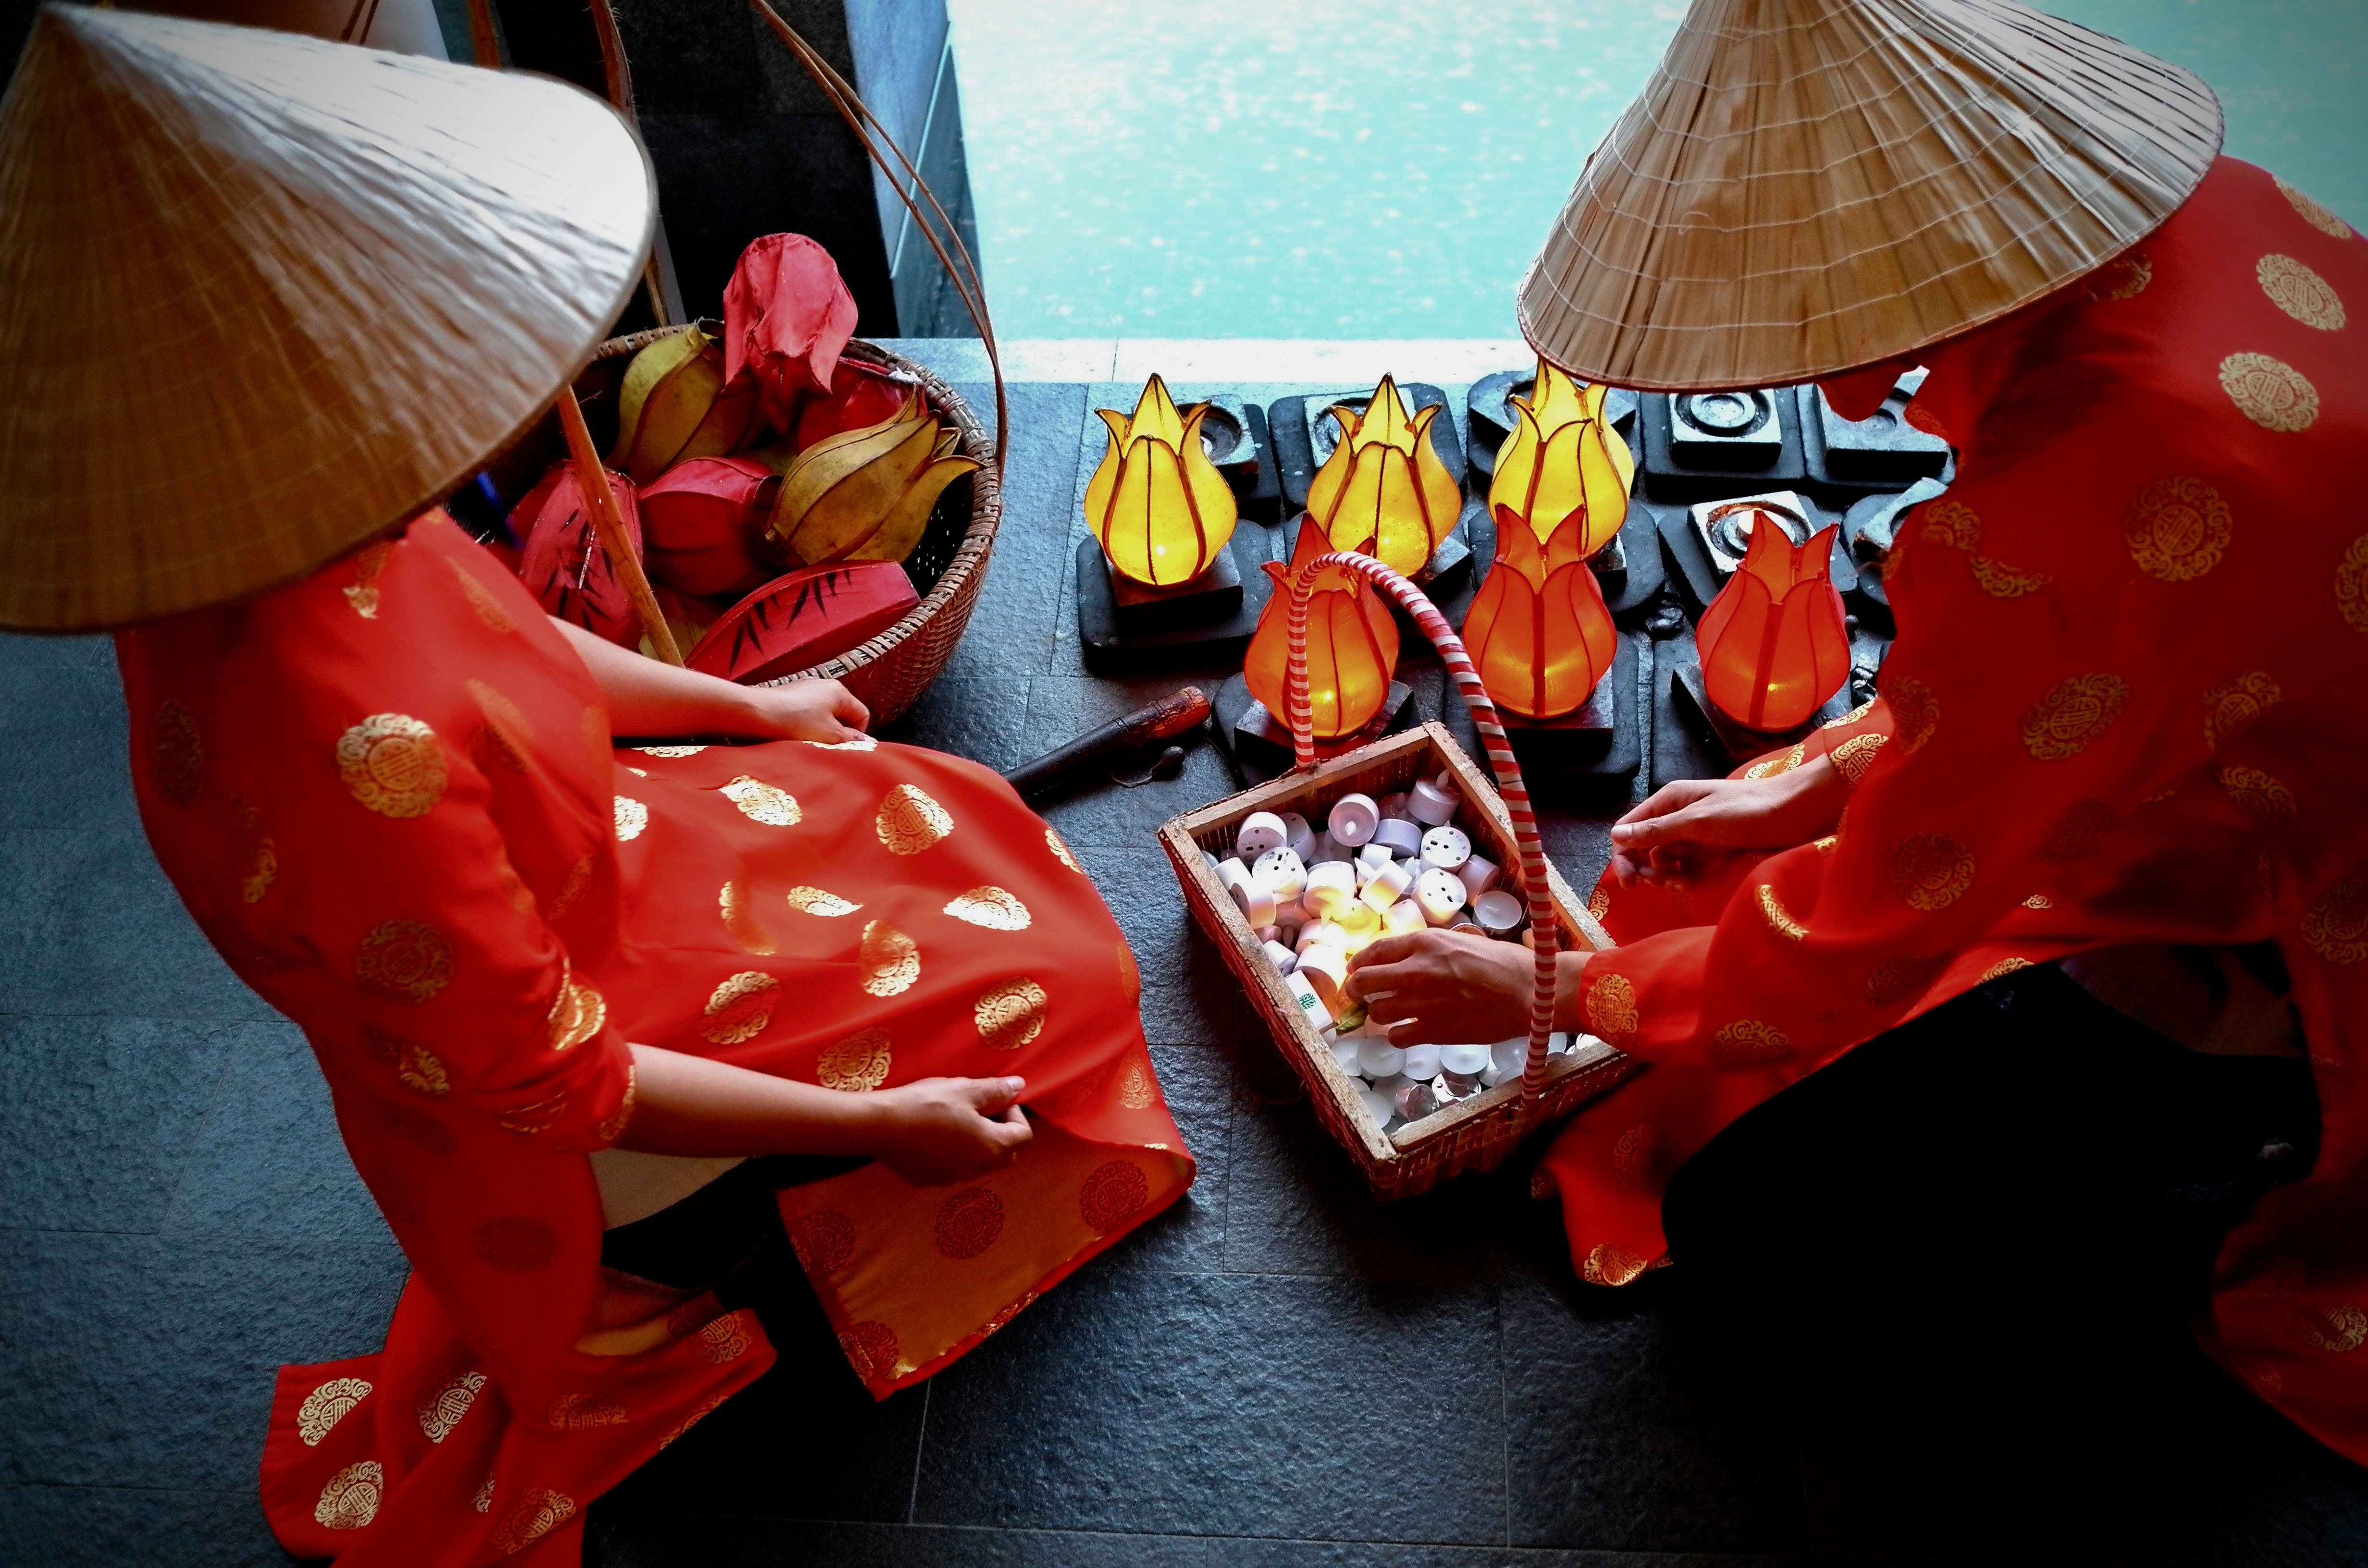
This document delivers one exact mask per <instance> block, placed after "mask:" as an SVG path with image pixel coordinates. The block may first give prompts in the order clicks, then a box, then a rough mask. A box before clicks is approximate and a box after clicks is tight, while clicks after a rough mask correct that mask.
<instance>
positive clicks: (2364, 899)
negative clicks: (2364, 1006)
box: [2302, 877, 2368, 964]
mask: <svg viewBox="0 0 2368 1568" xmlns="http://www.w3.org/2000/svg"><path fill="white" fill-rule="evenodd" d="M2302 942H2303V946H2305V947H2306V948H2308V949H2310V950H2311V951H2312V952H2314V953H2317V955H2318V956H2319V957H2320V958H2323V959H2325V960H2327V961H2328V963H2339V964H2354V963H2358V962H2359V961H2360V960H2362V959H2368V879H2362V878H2360V877H2347V878H2345V879H2344V880H2343V881H2340V882H2338V883H2336V884H2335V885H2334V886H2333V887H2331V888H2329V889H2328V890H2327V891H2326V892H2323V893H2321V894H2319V895H2318V897H2317V899H2316V900H2314V901H2313V902H2312V903H2311V906H2310V907H2309V908H2308V909H2306V910H2304V911H2303V915H2302Z"/></svg>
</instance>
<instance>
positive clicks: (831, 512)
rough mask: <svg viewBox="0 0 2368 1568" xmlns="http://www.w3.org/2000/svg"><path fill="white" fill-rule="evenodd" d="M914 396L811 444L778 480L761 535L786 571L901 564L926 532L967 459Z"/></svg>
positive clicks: (970, 465) (969, 465) (968, 465)
mask: <svg viewBox="0 0 2368 1568" xmlns="http://www.w3.org/2000/svg"><path fill="white" fill-rule="evenodd" d="M960 439H961V437H959V436H957V435H956V434H955V433H954V432H953V431H951V430H949V429H947V428H946V427H945V426H941V425H939V423H938V422H937V420H936V418H935V417H934V416H932V415H930V413H929V411H928V409H927V408H926V407H925V406H923V404H922V403H921V400H920V399H919V398H918V397H917V396H916V397H913V398H909V399H907V400H906V401H905V406H904V408H903V410H902V411H901V412H899V413H897V414H896V415H894V416H892V417H890V418H887V419H883V420H882V421H881V422H880V423H879V424H877V425H868V426H864V427H863V428H861V429H859V430H843V431H841V432H840V433H839V434H837V435H836V436H828V437H824V438H823V439H822V440H819V441H816V442H815V443H814V445H813V446H811V447H808V448H807V449H805V450H804V451H803V452H800V453H799V454H798V455H797V457H796V459H795V460H792V461H791V463H790V465H789V468H788V470H787V472H784V473H783V474H782V476H781V490H780V495H778V496H777V497H775V499H774V502H773V517H772V521H771V522H770V523H769V524H768V527H767V531H768V533H769V534H770V536H771V538H772V541H773V544H774V546H775V547H776V549H778V550H779V551H780V552H781V554H782V556H783V558H784V559H785V560H786V561H787V562H789V564H791V565H792V566H819V565H821V564H822V563H824V562H830V561H902V560H904V559H905V557H906V556H908V555H910V554H912V553H913V547H914V546H915V545H916V544H918V543H919V542H920V540H921V534H922V531H923V530H924V529H926V528H928V526H929V512H930V510H931V508H933V507H935V506H937V504H938V496H939V494H940V493H941V492H943V491H944V489H945V487H946V486H947V485H949V484H951V483H953V482H954V481H955V480H957V479H959V478H961V477H962V475H963V474H966V473H970V472H974V471H975V470H977V468H978V467H979V466H980V465H979V464H978V463H977V462H976V461H975V460H972V459H970V458H965V457H956V456H954V455H953V449H954V446H955V444H956V442H957V441H959V440H960Z"/></svg>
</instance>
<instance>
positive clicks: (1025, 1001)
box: [971, 975, 1052, 1051]
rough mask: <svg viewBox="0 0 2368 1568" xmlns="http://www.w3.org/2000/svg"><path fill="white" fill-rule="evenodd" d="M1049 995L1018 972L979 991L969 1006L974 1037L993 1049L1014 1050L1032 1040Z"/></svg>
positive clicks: (1041, 1023) (1041, 1022) (1041, 1026)
mask: <svg viewBox="0 0 2368 1568" xmlns="http://www.w3.org/2000/svg"><path fill="white" fill-rule="evenodd" d="M1051 1000H1052V998H1051V997H1049V996H1047V995H1046V994H1045V993H1044V988H1043V987H1042V986H1041V985H1039V984H1037V983H1035V982H1034V981H1032V980H1030V979H1029V978H1028V977H1027V976H1026V975H1021V976H1020V977H1019V979H1017V980H1007V981H1005V982H1004V983H1002V984H1000V985H996V986H993V987H991V988H989V989H988V990H987V991H985V992H984V993H982V994H980V996H979V999H978V1001H977V1003H976V1004H975V1005H974V1006H973V1007H972V1009H971V1017H972V1018H973V1021H975V1022H976V1023H977V1025H978V1038H979V1039H980V1040H983V1041H985V1043H986V1045H987V1046H988V1047H990V1048H991V1049H993V1050H996V1051H1017V1050H1019V1048H1020V1047H1021V1046H1023V1045H1030V1044H1033V1043H1034V1042H1035V1040H1036V1037H1037V1036H1038V1035H1039V1034H1041V1033H1042V1032H1043V1029H1044V1009H1045V1007H1046V1006H1047V1005H1048V1004H1049V1003H1050V1002H1051Z"/></svg>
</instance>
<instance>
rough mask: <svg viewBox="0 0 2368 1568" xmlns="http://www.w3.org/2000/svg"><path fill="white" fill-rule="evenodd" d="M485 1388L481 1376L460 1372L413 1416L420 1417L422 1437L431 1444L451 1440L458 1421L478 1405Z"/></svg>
mask: <svg viewBox="0 0 2368 1568" xmlns="http://www.w3.org/2000/svg"><path fill="white" fill-rule="evenodd" d="M484 1386H485V1374H484V1373H483V1372H463V1373H461V1375H460V1376H459V1377H457V1378H454V1379H453V1380H452V1381H450V1382H448V1383H446V1384H445V1385H444V1386H443V1387H442V1388H440V1389H438V1390H437V1391H436V1392H434V1393H431V1394H429V1395H428V1396H427V1398H425V1399H423V1400H421V1401H420V1402H419V1407H418V1409H417V1410H416V1411H414V1412H413V1414H414V1415H417V1416H418V1417H419V1430H420V1433H421V1435H422V1436H424V1437H426V1438H427V1440H428V1441H429V1442H431V1443H440V1442H442V1441H443V1440H444V1439H445V1438H447V1437H450V1436H451V1435H452V1428H453V1427H455V1426H459V1425H460V1424H461V1417H462V1416H463V1415H468V1414H469V1407H470V1406H471V1405H472V1404H474V1403H477V1395H478V1394H479V1393H481V1392H484Z"/></svg>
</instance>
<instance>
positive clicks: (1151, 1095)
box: [1118, 1056, 1159, 1110]
mask: <svg viewBox="0 0 2368 1568" xmlns="http://www.w3.org/2000/svg"><path fill="white" fill-rule="evenodd" d="M1158 1097H1159V1082H1158V1080H1157V1079H1156V1078H1154V1077H1153V1076H1152V1075H1151V1063H1150V1062H1145V1061H1144V1059H1143V1058H1142V1057H1140V1056H1130V1057H1128V1058H1127V1062H1126V1070H1125V1071H1124V1072H1122V1073H1121V1074H1119V1075H1118V1103H1119V1104H1121V1105H1122V1106H1124V1107H1126V1108H1127V1109H1129V1110H1148V1109H1150V1108H1151V1102H1152V1101H1154V1100H1156V1099H1157V1098H1158Z"/></svg>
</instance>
